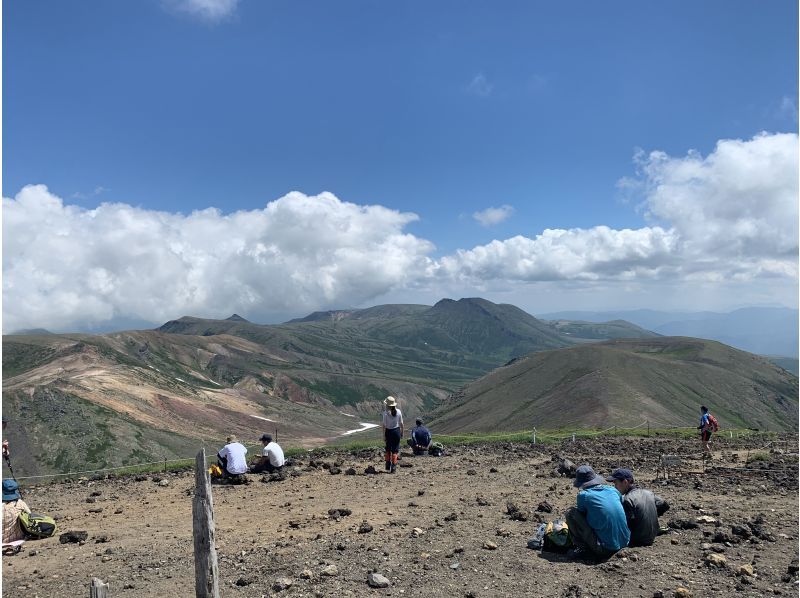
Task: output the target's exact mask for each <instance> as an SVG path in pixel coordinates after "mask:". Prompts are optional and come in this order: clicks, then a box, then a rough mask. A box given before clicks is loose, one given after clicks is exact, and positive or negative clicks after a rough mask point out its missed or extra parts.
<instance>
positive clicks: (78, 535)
mask: <svg viewBox="0 0 800 598" xmlns="http://www.w3.org/2000/svg"><path fill="white" fill-rule="evenodd" d="M88 537H89V532H84V531H79V532H64V533H63V534H61V535H60V536H59V537H58V541H59V542H61V543H62V544H69V543H76V544H77V543H78V542H85V541H86V538H88Z"/></svg>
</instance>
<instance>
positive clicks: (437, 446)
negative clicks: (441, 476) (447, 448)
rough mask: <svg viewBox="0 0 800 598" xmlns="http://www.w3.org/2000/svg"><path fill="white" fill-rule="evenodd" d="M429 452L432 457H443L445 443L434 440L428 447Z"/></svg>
mask: <svg viewBox="0 0 800 598" xmlns="http://www.w3.org/2000/svg"><path fill="white" fill-rule="evenodd" d="M428 454H429V455H430V456H431V457H441V456H442V455H444V445H443V444H442V443H441V442H434V443H432V444H431V447H430V448H429V449H428Z"/></svg>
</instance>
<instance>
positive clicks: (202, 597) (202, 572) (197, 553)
mask: <svg viewBox="0 0 800 598" xmlns="http://www.w3.org/2000/svg"><path fill="white" fill-rule="evenodd" d="M192 530H193V531H194V591H195V596H196V597H197V598H219V569H218V567H217V549H216V547H215V545H214V501H213V500H212V497H211V480H210V479H209V477H208V470H207V469H206V450H205V449H202V450H201V451H200V452H199V453H197V457H196V459H195V464H194V498H193V499H192Z"/></svg>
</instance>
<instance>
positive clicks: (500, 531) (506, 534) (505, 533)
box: [495, 527, 511, 538]
mask: <svg viewBox="0 0 800 598" xmlns="http://www.w3.org/2000/svg"><path fill="white" fill-rule="evenodd" d="M495 533H496V534H497V535H498V536H500V537H501V538H508V537H509V536H510V535H511V532H510V531H508V530H507V529H506V528H504V527H501V528H500V529H498V530H497V531H496V532H495Z"/></svg>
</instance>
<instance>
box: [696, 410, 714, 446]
mask: <svg viewBox="0 0 800 598" xmlns="http://www.w3.org/2000/svg"><path fill="white" fill-rule="evenodd" d="M697 427H698V428H699V430H700V444H701V445H702V446H703V451H704V454H705V455H708V456H709V457H710V456H711V434H712V431H711V422H710V421H709V417H708V407H706V406H705V405H701V406H700V425H699V426H697Z"/></svg>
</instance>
